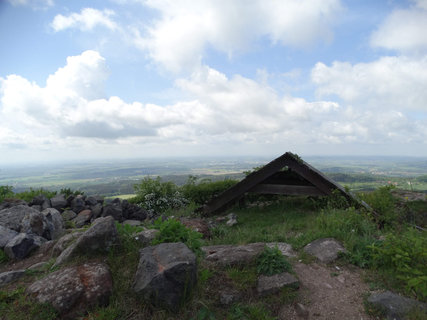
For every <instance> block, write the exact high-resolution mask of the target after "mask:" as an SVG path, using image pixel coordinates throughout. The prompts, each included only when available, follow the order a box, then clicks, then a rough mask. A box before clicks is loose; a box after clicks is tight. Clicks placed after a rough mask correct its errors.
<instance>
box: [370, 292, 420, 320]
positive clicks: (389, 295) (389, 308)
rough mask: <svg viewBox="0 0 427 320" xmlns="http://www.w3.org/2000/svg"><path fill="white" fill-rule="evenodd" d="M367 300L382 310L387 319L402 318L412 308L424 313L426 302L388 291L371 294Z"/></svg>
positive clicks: (404, 317) (399, 319)
mask: <svg viewBox="0 0 427 320" xmlns="http://www.w3.org/2000/svg"><path fill="white" fill-rule="evenodd" d="M368 302H369V303H371V304H372V305H374V306H375V307H377V308H379V309H380V310H382V311H384V313H385V316H386V317H387V319H389V320H392V319H395V320H404V319H406V315H407V314H408V313H409V312H410V311H411V310H413V309H419V310H420V311H421V312H424V313H425V314H426V319H427V304H426V303H422V302H419V301H417V300H414V299H410V298H406V297H402V296H400V295H398V294H395V293H393V292H390V291H386V292H381V293H376V294H372V295H371V296H370V297H369V298H368Z"/></svg>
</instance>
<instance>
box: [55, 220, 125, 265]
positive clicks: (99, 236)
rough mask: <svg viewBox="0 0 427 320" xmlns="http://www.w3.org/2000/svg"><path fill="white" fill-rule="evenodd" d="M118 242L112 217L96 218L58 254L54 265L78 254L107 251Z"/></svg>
mask: <svg viewBox="0 0 427 320" xmlns="http://www.w3.org/2000/svg"><path fill="white" fill-rule="evenodd" d="M118 243H119V237H118V233H117V228H116V225H115V223H114V219H113V217H105V218H98V219H96V220H95V221H94V223H93V224H92V226H91V227H90V228H89V229H87V230H86V231H85V232H84V233H83V234H82V235H81V236H80V237H79V238H78V239H77V240H76V241H75V242H73V243H72V244H71V245H70V246H69V247H68V248H67V249H65V250H64V251H63V252H62V253H61V254H60V255H59V257H58V258H57V259H56V262H55V264H54V266H58V265H60V264H62V263H64V262H66V261H68V259H70V258H71V257H74V256H76V255H79V254H83V255H93V254H97V253H100V252H108V251H109V250H110V249H111V247H112V246H114V245H116V244H118Z"/></svg>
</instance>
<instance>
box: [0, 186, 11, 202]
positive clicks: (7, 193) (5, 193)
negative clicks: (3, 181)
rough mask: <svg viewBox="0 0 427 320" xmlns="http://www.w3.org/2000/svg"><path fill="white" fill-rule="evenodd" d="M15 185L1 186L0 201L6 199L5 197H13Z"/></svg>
mask: <svg viewBox="0 0 427 320" xmlns="http://www.w3.org/2000/svg"><path fill="white" fill-rule="evenodd" d="M12 190H13V187H11V186H0V203H2V202H3V201H4V199H7V198H11V197H13V191H12Z"/></svg>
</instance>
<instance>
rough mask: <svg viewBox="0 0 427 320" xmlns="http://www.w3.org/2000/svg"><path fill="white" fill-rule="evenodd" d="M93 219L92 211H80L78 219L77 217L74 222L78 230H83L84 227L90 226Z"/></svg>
mask: <svg viewBox="0 0 427 320" xmlns="http://www.w3.org/2000/svg"><path fill="white" fill-rule="evenodd" d="M91 218H92V211H91V210H88V209H86V210H83V211H80V213H79V214H78V215H77V217H75V218H74V219H73V220H72V221H73V222H74V224H75V226H76V228H81V227H83V226H84V225H86V224H88V223H89V222H90V219H91Z"/></svg>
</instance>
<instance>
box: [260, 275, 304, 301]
mask: <svg viewBox="0 0 427 320" xmlns="http://www.w3.org/2000/svg"><path fill="white" fill-rule="evenodd" d="M284 287H290V288H294V289H298V288H299V281H298V279H297V278H296V277H295V276H293V275H291V274H290V273H288V272H283V273H279V274H274V275H272V276H265V275H261V276H259V278H258V284H257V292H258V294H259V295H267V294H271V293H276V292H278V291H280V289H282V288H284Z"/></svg>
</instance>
